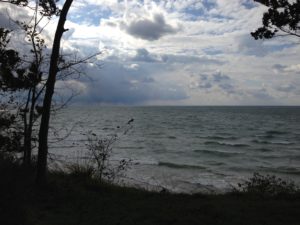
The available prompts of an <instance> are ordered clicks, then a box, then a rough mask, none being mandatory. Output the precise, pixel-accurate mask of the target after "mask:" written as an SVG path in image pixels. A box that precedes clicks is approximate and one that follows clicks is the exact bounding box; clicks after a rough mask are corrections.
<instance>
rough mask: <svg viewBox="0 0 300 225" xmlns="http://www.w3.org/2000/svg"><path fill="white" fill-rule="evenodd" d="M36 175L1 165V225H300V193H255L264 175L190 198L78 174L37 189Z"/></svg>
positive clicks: (58, 176) (56, 175)
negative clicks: (224, 190)
mask: <svg viewBox="0 0 300 225" xmlns="http://www.w3.org/2000/svg"><path fill="white" fill-rule="evenodd" d="M33 173H34V170H33V169H30V168H24V167H23V166H19V165H17V164H16V163H14V162H12V161H11V160H7V159H3V158H2V159H1V160H0V176H1V179H0V188H1V190H0V199H1V201H0V220H1V221H0V224H3V225H10V224H11V225H12V224H16V225H26V224H49V225H58V224H63V225H73V224H74V225H75V224H105V225H110V224H113V225H117V224H122V225H127V224H139V225H146V224H151V225H159V224H163V225H168V224H188V225H192V224H205V225H209V224H213V225H217V224H228V225H235V224H237V225H243V224H244V225H247V224H249V225H255V224H258V225H263V224H265V225H268V224H270V225H277V224H282V225H297V224H300V213H299V212H300V194H299V191H295V190H294V189H293V188H292V187H290V186H286V187H287V189H286V188H285V185H286V184H285V183H281V184H280V185H281V188H282V187H283V189H278V188H276V190H282V191H279V192H278V193H275V194H270V195H268V194H266V193H262V194H259V193H258V192H257V190H255V191H251V190H254V189H255V188H254V186H255V185H256V184H255V183H259V185H263V186H265V185H266V183H268V181H267V182H265V181H264V182H265V183H264V182H261V181H262V178H263V177H260V176H257V177H256V178H253V180H252V181H251V180H250V181H251V183H248V184H247V183H245V184H244V186H243V189H241V191H236V192H232V193H228V194H220V195H205V194H195V195H186V194H170V193H165V192H164V193H157V192H156V193H155V192H149V191H144V190H139V189H134V188H125V187H118V186H114V185H110V184H105V183H103V182H99V181H98V180H96V179H93V178H91V177H89V176H87V174H86V173H84V172H82V173H80V172H78V171H75V172H73V173H70V174H67V173H64V172H51V173H49V179H48V182H47V183H46V184H45V185H44V186H43V187H38V186H36V184H35V182H34V174H33ZM267 179H269V180H271V181H272V179H273V178H271V177H269V178H267ZM250 181H249V182H250ZM273 181H274V179H273ZM247 185H248V186H247ZM253 185H254V186H253ZM267 185H268V184H267ZM247 187H249V189H248V190H246V189H247ZM253 188H254V189H253ZM289 188H290V189H289ZM265 190H266V189H265ZM285 191H286V192H285ZM273 193H274V192H273Z"/></svg>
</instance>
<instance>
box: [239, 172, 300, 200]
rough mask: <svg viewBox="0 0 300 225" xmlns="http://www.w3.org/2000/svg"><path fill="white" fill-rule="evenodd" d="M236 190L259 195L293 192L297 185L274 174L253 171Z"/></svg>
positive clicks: (297, 188) (295, 190)
mask: <svg viewBox="0 0 300 225" xmlns="http://www.w3.org/2000/svg"><path fill="white" fill-rule="evenodd" d="M236 191H238V192H241V193H250V194H255V195H260V196H278V195H284V194H295V193H298V192H299V187H298V186H297V185H296V184H295V183H294V182H293V181H286V180H283V179H281V178H278V177H276V176H274V175H272V176H271V175H265V176H264V175H261V174H259V173H254V174H253V177H251V178H250V179H249V180H248V181H245V182H243V183H239V184H238V189H236Z"/></svg>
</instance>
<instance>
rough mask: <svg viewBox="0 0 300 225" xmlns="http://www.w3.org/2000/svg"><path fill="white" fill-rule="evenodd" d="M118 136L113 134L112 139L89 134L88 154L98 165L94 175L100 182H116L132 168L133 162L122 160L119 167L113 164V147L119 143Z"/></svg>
mask: <svg viewBox="0 0 300 225" xmlns="http://www.w3.org/2000/svg"><path fill="white" fill-rule="evenodd" d="M117 139H118V135H117V134H113V135H111V136H110V137H106V138H99V137H97V135H96V134H94V133H92V132H89V134H88V144H87V148H88V153H89V156H90V157H91V161H92V163H93V164H94V165H96V168H95V171H94V175H95V177H97V178H98V179H99V180H100V181H101V180H103V179H104V180H107V181H114V180H115V178H116V177H117V176H118V175H120V174H121V173H122V172H124V171H125V170H126V169H128V167H129V166H130V162H131V160H126V159H122V160H120V161H119V162H118V164H117V165H115V166H114V165H113V164H112V163H111V159H110V158H111V154H112V149H113V148H112V145H113V144H114V143H115V142H116V141H117Z"/></svg>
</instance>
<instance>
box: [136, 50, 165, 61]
mask: <svg viewBox="0 0 300 225" xmlns="http://www.w3.org/2000/svg"><path fill="white" fill-rule="evenodd" d="M132 60H133V61H142V62H159V61H160V60H159V58H158V57H157V56H156V55H153V54H150V53H149V52H148V50H147V49H145V48H139V49H137V50H136V54H135V56H134V57H133V58H132Z"/></svg>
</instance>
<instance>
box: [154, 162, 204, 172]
mask: <svg viewBox="0 0 300 225" xmlns="http://www.w3.org/2000/svg"><path fill="white" fill-rule="evenodd" d="M158 166H164V167H169V168H175V169H201V170H204V169H206V167H204V166H197V165H187V164H177V163H170V162H158Z"/></svg>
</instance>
